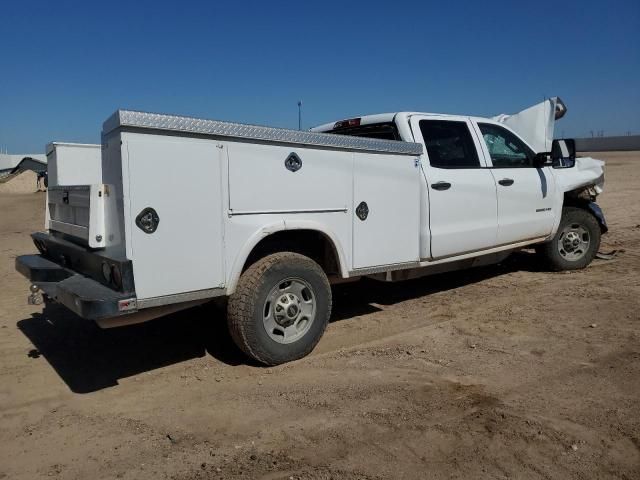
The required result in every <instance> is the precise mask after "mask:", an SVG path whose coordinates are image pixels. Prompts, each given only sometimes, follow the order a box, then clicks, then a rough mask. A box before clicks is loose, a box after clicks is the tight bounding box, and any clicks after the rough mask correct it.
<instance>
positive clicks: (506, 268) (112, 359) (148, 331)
mask: <svg viewBox="0 0 640 480" xmlns="http://www.w3.org/2000/svg"><path fill="white" fill-rule="evenodd" d="M516 270H530V271H531V270H533V271H538V270H539V268H538V267H537V265H536V262H535V259H534V256H533V255H532V254H530V253H526V252H522V253H518V254H516V255H513V256H512V257H511V258H510V259H508V260H507V261H506V262H504V263H502V264H500V265H495V266H490V267H481V268H477V269H472V270H465V271H459V272H453V273H446V274H439V275H436V276H433V277H426V278H422V279H417V280H409V281H406V282H401V283H382V282H376V281H373V280H367V279H365V280H362V281H358V282H354V283H348V284H343V285H336V286H335V287H334V288H333V294H334V308H333V313H332V316H331V322H336V321H341V320H345V319H348V318H352V317H354V316H360V315H365V314H367V313H372V312H375V311H378V310H379V308H378V307H376V305H392V304H395V303H398V302H402V301H404V300H408V299H411V298H417V297H421V296H424V295H429V294H432V293H435V292H442V291H446V290H451V289H455V288H458V287H461V286H463V285H467V284H470V283H475V282H479V281H482V280H486V279H489V278H492V277H496V276H499V275H503V274H506V273H509V272H512V271H516ZM17 326H18V328H19V329H20V331H21V332H22V333H23V334H24V335H25V336H26V337H27V338H28V339H29V340H30V341H31V343H32V344H33V346H34V349H32V350H31V351H29V352H28V355H29V357H31V358H34V359H37V358H40V357H44V358H45V359H46V360H47V362H49V364H50V365H51V367H52V368H53V369H54V370H55V371H56V372H57V373H58V375H59V376H60V377H61V378H62V380H63V381H64V382H65V383H66V384H67V385H68V387H69V388H70V389H71V391H73V392H75V393H89V392H94V391H97V390H101V389H104V388H108V387H112V386H115V385H117V384H118V381H119V379H122V378H127V377H130V376H134V375H137V374H140V373H144V372H149V371H152V370H155V369H158V368H162V367H165V366H168V365H173V364H177V363H180V362H184V361H187V360H191V359H194V358H198V357H204V356H205V355H207V354H208V355H211V356H212V357H214V358H215V359H217V360H218V361H220V362H222V363H224V364H226V365H229V366H235V365H239V364H244V365H246V364H250V365H254V366H256V367H258V366H259V365H258V364H256V363H255V362H252V361H251V360H249V359H248V358H247V357H246V356H245V355H244V354H243V353H242V352H241V351H240V350H239V349H238V348H237V347H236V346H235V345H234V344H233V341H232V340H231V337H230V335H229V332H228V330H227V326H226V321H225V318H224V312H223V310H221V309H219V308H215V307H212V306H208V305H205V306H201V307H196V308H192V309H189V310H185V311H182V312H178V313H175V314H172V315H169V316H167V317H165V318H160V319H157V320H154V321H151V322H148V323H143V324H139V325H132V326H129V327H121V328H114V329H108V330H102V329H100V328H99V327H98V326H97V325H95V324H94V322H91V321H87V320H84V319H82V318H79V317H78V316H76V315H74V314H73V313H71V312H69V311H68V310H66V309H65V308H64V307H61V306H59V305H56V304H51V305H46V306H45V308H44V309H43V312H42V313H35V314H32V316H31V317H30V318H27V319H24V320H20V321H19V322H18V323H17Z"/></svg>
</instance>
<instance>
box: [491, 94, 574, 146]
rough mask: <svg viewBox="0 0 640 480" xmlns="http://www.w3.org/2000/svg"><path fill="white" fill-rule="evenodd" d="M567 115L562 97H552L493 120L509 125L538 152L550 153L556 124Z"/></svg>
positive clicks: (497, 116)
mask: <svg viewBox="0 0 640 480" xmlns="http://www.w3.org/2000/svg"><path fill="white" fill-rule="evenodd" d="M565 113H567V107H566V106H565V104H564V103H563V102H562V100H560V97H552V98H549V99H547V100H545V101H544V102H541V103H538V104H537V105H534V106H532V107H529V108H527V109H525V110H522V111H521V112H518V113H514V114H511V115H507V114H505V113H502V114H500V115H496V116H495V117H493V118H492V120H495V121H496V122H500V123H504V124H505V125H507V126H508V127H509V128H511V129H512V130H513V131H514V132H516V133H517V134H518V135H520V136H521V137H522V138H523V139H524V141H525V142H527V143H528V144H529V146H530V147H531V148H533V149H534V150H535V151H536V152H550V151H551V142H553V130H554V127H555V122H556V120H560V119H561V118H562V117H564V115H565Z"/></svg>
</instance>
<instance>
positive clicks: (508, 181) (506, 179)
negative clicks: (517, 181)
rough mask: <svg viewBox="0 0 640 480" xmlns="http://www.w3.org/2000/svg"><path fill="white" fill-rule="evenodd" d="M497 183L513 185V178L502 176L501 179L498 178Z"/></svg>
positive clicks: (506, 185)
mask: <svg viewBox="0 0 640 480" xmlns="http://www.w3.org/2000/svg"><path fill="white" fill-rule="evenodd" d="M498 183H499V184H500V185H502V186H504V187H509V186H511V185H513V179H512V178H503V179H502V180H498Z"/></svg>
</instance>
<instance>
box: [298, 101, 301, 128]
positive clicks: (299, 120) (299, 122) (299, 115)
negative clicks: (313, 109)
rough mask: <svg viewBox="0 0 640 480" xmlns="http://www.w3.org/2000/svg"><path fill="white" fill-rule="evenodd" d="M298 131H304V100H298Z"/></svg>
mask: <svg viewBox="0 0 640 480" xmlns="http://www.w3.org/2000/svg"><path fill="white" fill-rule="evenodd" d="M298 130H302V100H298Z"/></svg>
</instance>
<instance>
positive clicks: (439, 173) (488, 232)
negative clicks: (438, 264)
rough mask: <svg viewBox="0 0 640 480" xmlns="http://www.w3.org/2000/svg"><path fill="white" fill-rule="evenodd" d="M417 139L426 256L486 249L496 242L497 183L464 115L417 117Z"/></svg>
mask: <svg viewBox="0 0 640 480" xmlns="http://www.w3.org/2000/svg"><path fill="white" fill-rule="evenodd" d="M411 126H412V130H413V132H414V135H415V137H416V141H419V142H422V143H423V145H425V148H426V154H425V156H424V157H425V158H424V161H423V162H422V166H423V170H424V174H425V177H426V181H427V191H428V195H429V229H430V231H431V257H432V258H434V259H438V258H444V257H450V256H455V255H462V254H465V253H470V252H475V251H480V250H486V249H488V248H492V247H494V246H495V244H496V235H497V230H498V216H497V200H496V185H495V181H494V179H493V176H492V175H491V171H490V170H489V169H487V168H485V163H484V161H483V160H481V156H480V155H479V154H478V152H479V151H480V150H479V148H480V144H479V141H478V138H477V136H476V135H474V134H473V133H472V132H473V130H472V125H471V122H470V121H469V119H468V118H467V117H452V116H438V115H429V116H416V117H413V118H412V119H411Z"/></svg>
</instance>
